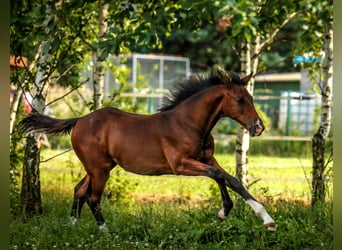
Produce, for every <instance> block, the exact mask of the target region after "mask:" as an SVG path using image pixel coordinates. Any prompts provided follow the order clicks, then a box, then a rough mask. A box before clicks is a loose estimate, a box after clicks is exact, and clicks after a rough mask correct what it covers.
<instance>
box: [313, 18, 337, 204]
mask: <svg viewBox="0 0 342 250" xmlns="http://www.w3.org/2000/svg"><path fill="white" fill-rule="evenodd" d="M325 37H326V39H325V44H324V52H325V57H324V62H323V83H322V86H321V95H322V102H321V120H320V124H319V128H318V130H317V132H316V134H314V136H313V138H312V159H313V161H312V162H313V164H312V200H311V204H312V205H315V204H316V203H317V202H324V201H325V196H326V189H325V185H326V167H327V164H326V162H325V157H324V156H325V148H326V147H325V141H326V139H327V137H328V136H329V132H330V128H331V107H332V93H333V92H332V87H333V66H332V61H333V30H332V29H331V28H330V27H329V26H328V25H327V28H326V34H325Z"/></svg>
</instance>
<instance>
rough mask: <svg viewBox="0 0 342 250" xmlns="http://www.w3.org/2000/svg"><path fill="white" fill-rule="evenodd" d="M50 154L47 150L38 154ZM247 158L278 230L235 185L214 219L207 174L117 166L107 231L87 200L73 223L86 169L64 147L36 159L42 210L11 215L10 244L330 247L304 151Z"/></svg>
mask: <svg viewBox="0 0 342 250" xmlns="http://www.w3.org/2000/svg"><path fill="white" fill-rule="evenodd" d="M55 154H56V151H48V150H45V151H43V152H42V158H43V159H47V158H49V157H51V156H52V155H55ZM217 159H218V161H219V162H220V164H221V165H222V166H223V167H224V168H225V169H226V170H229V171H230V172H231V173H232V174H233V173H234V158H233V156H227V155H219V156H218V157H217ZM249 161H250V162H249V175H250V178H262V179H261V180H260V181H259V182H257V183H255V184H254V185H252V186H251V187H250V191H251V192H252V193H253V194H254V195H255V196H256V197H258V198H259V199H261V200H262V201H263V203H264V205H265V208H266V210H267V211H269V213H270V214H271V216H272V217H273V218H274V219H275V221H276V223H277V229H278V230H277V231H276V232H268V231H266V230H265V229H264V228H263V225H262V221H261V220H260V219H259V218H258V217H257V216H256V215H255V214H254V212H253V211H252V210H251V209H250V207H248V206H246V205H245V203H244V202H243V201H242V199H241V198H240V197H238V196H236V195H235V194H234V193H233V192H230V193H231V196H232V199H233V200H234V208H233V209H232V211H231V213H230V215H229V217H228V218H227V219H226V220H225V221H223V222H221V223H218V222H217V221H216V213H217V212H218V210H219V209H220V207H221V200H220V195H219V192H218V190H217V188H216V186H215V185H214V184H215V183H214V182H213V181H212V180H210V179H208V178H205V177H173V176H172V177H171V176H159V177H148V176H138V175H133V174H129V173H126V172H124V171H118V170H115V171H113V173H112V175H113V176H112V177H111V179H112V180H115V179H116V178H120V179H119V184H121V186H120V185H119V186H115V185H114V184H113V185H114V186H115V187H116V188H117V189H119V190H121V191H122V193H124V194H126V195H127V199H123V198H121V199H119V201H118V202H114V201H113V200H112V199H108V198H106V197H105V198H104V199H103V202H102V209H103V214H104V216H105V218H106V221H107V225H108V227H109V230H110V233H109V234H105V233H103V232H99V231H98V228H97V226H96V222H95V220H94V218H93V216H92V215H91V212H90V210H89V208H88V207H87V206H85V207H84V209H83V211H82V216H81V218H80V220H79V221H78V224H77V225H75V226H72V225H71V224H70V221H69V219H70V218H69V214H70V210H71V202H72V196H73V188H74V185H75V184H76V183H77V182H78V181H79V180H80V179H81V178H82V177H83V175H84V170H83V168H82V166H81V165H80V164H79V162H78V160H77V159H76V158H75V156H74V155H73V152H69V153H66V154H63V155H62V156H60V157H57V158H55V159H53V160H50V161H48V162H46V163H43V164H41V190H42V191H41V192H42V202H43V214H42V215H40V216H37V217H33V218H27V219H26V220H24V218H22V217H20V216H19V217H13V218H11V224H10V248H11V249H332V232H333V229H332V202H331V201H328V202H326V203H325V204H317V207H315V208H311V207H310V206H308V205H307V202H306V201H305V199H307V198H308V192H309V190H310V189H309V187H308V183H307V182H306V179H305V174H304V172H306V174H307V176H308V177H310V171H311V161H310V159H301V160H300V161H299V160H298V159H295V158H282V159H281V158H275V157H261V156H258V157H251V156H250V159H249ZM118 169H119V168H118ZM116 175H119V177H116ZM277 178H281V179H280V181H279V179H277ZM289 179H292V181H291V182H288V180H289ZM285 180H286V181H285ZM111 185H112V183H109V187H108V188H107V189H110V188H111ZM125 186H127V187H129V188H128V189H125ZM330 186H332V185H330ZM330 189H331V187H330ZM130 194H131V195H130ZM330 198H331V199H332V196H330ZM298 200H301V201H298Z"/></svg>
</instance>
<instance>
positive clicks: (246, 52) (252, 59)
mask: <svg viewBox="0 0 342 250" xmlns="http://www.w3.org/2000/svg"><path fill="white" fill-rule="evenodd" d="M259 53H260V36H257V37H256V39H255V41H254V42H253V43H250V42H247V41H246V42H245V43H244V46H243V48H242V51H241V74H242V75H243V76H245V75H249V74H250V73H251V72H252V71H253V72H254V74H255V73H256V70H257V67H258V62H259V56H258V55H259ZM246 88H247V90H248V92H249V93H250V94H251V95H252V96H253V92H254V77H252V78H251V79H250V80H249V82H248V84H247V86H246ZM249 139H250V138H249V132H248V130H246V129H244V128H242V127H241V126H240V127H239V131H238V135H237V139H236V148H235V161H236V176H237V177H238V179H239V180H240V181H241V183H242V185H244V186H245V187H248V150H249Z"/></svg>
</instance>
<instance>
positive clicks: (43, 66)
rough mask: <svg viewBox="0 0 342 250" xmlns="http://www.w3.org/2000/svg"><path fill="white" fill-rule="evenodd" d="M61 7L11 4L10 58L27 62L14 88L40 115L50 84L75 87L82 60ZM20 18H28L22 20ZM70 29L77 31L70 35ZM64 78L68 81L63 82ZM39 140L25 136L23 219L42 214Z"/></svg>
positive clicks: (36, 135)
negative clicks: (25, 93) (27, 93)
mask: <svg viewBox="0 0 342 250" xmlns="http://www.w3.org/2000/svg"><path fill="white" fill-rule="evenodd" d="M68 4H71V5H72V4H75V2H68ZM76 4H77V2H76ZM33 6H35V7H34V8H33ZM61 6H62V2H58V1H52V0H48V1H45V2H44V3H41V2H34V3H33V2H32V1H27V2H25V1H24V2H20V3H16V2H13V3H12V2H11V36H10V37H11V54H13V55H19V56H20V55H25V56H27V57H28V60H29V62H30V63H29V65H28V67H27V69H26V71H25V74H24V75H23V79H22V81H21V82H19V83H17V84H18V88H19V89H25V90H27V91H30V92H31V95H32V97H33V100H32V103H31V105H32V112H39V113H43V111H44V109H45V100H46V97H47V94H48V89H49V85H50V84H51V83H52V82H53V83H54V84H56V83H59V84H62V85H64V84H65V85H64V86H67V85H72V84H74V83H75V79H74V77H73V76H74V74H73V72H72V71H73V68H74V67H75V63H77V62H79V61H80V60H81V58H82V56H83V51H82V47H78V48H77V50H76V49H72V46H73V45H75V43H77V36H78V35H79V32H80V29H79V26H78V25H76V23H75V22H74V23H73V24H74V25H75V26H72V25H70V22H69V23H68V21H67V17H68V16H67V15H66V13H65V12H58V8H61V9H63V8H62V7H66V6H62V7H61ZM69 7H70V6H69ZM22 15H25V16H26V17H27V18H22ZM28 17H29V18H28ZM62 25H65V28H64V29H60V26H62ZM70 28H75V29H76V30H74V32H70ZM66 76H67V81H65V78H64V77H66ZM39 139H40V134H39V133H33V134H31V133H30V134H27V135H26V144H25V153H24V154H25V155H24V162H23V173H22V185H21V210H22V214H23V215H24V216H32V215H35V214H41V213H42V203H41V194H40V170H39V165H40V143H39V141H40V140H39ZM11 148H12V147H11ZM12 153H13V154H15V152H11V156H12ZM11 170H13V168H12V166H11Z"/></svg>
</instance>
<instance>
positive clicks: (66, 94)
mask: <svg viewBox="0 0 342 250" xmlns="http://www.w3.org/2000/svg"><path fill="white" fill-rule="evenodd" d="M87 81H89V78H87V79H86V80H84V81H83V82H81V83H80V84H78V85H77V86H75V87H73V88H72V89H71V90H70V91H69V92H67V93H65V94H64V95H62V96H60V97H58V98H56V99H55V100H53V101H51V102H49V103H48V104H46V105H45V106H49V105H51V104H52V103H55V102H57V101H59V100H61V99H63V98H64V97H66V96H68V95H70V94H71V93H72V92H73V91H74V90H76V89H78V88H79V87H81V86H82V85H83V84H84V83H86V82H87Z"/></svg>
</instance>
